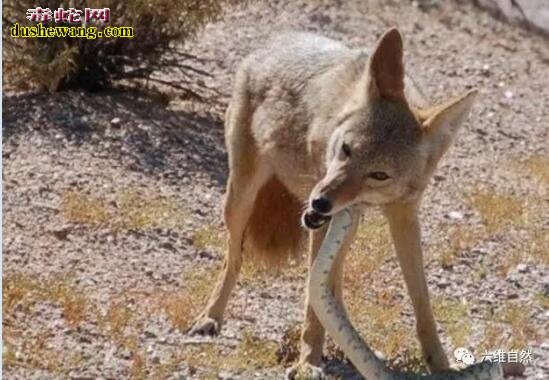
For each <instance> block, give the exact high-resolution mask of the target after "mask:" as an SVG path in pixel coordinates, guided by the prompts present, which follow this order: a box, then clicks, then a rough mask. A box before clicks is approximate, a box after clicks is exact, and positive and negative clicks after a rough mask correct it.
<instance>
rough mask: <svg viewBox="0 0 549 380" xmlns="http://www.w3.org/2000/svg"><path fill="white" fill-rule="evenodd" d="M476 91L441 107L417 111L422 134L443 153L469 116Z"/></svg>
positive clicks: (468, 92) (458, 97)
mask: <svg viewBox="0 0 549 380" xmlns="http://www.w3.org/2000/svg"><path fill="white" fill-rule="evenodd" d="M477 94H478V91H477V90H476V89H475V90H470V91H467V92H466V93H464V94H462V95H460V96H457V97H455V98H453V99H451V100H449V101H447V102H445V103H443V104H441V105H438V106H435V107H433V108H430V109H427V110H419V111H418V116H419V119H420V122H421V129H422V130H423V131H424V134H425V135H427V136H430V137H431V138H434V139H435V140H436V141H437V142H439V144H437V145H438V146H439V147H441V148H442V151H441V153H443V152H444V151H445V150H446V149H447V148H448V146H449V145H450V144H451V143H452V140H453V138H454V136H455V135H456V132H457V131H458V129H459V127H460V126H461V124H462V123H463V122H464V121H465V120H466V119H467V116H469V111H470V110H471V107H472V106H473V103H474V101H475V97H476V96H477Z"/></svg>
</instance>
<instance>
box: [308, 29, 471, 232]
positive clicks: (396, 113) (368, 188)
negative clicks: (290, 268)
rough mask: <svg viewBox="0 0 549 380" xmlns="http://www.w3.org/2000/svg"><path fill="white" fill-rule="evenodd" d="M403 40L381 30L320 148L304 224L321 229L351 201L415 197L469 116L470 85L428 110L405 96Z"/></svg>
mask: <svg viewBox="0 0 549 380" xmlns="http://www.w3.org/2000/svg"><path fill="white" fill-rule="evenodd" d="M404 81H405V76H404V65H403V60H402V38H401V36H400V33H399V32H398V30H397V29H390V30H389V31H387V32H386V33H385V34H384V35H383V36H382V37H381V38H380V40H379V42H378V43H377V46H376V48H375V50H374V52H373V54H372V55H371V56H370V58H369V61H368V64H367V66H366V70H365V73H364V74H363V75H362V77H361V79H360V80H359V81H358V82H357V84H356V88H355V89H353V96H351V97H350V98H349V100H348V101H347V102H346V106H345V107H344V109H343V111H342V112H341V114H340V115H339V116H338V118H337V120H336V121H335V122H336V123H337V125H338V126H337V127H336V128H335V130H334V132H333V134H332V135H331V137H330V139H329V141H328V146H327V147H326V174H325V176H324V178H323V179H322V180H321V181H320V182H318V183H317V185H316V186H315V187H314V189H313V191H312V192H311V195H310V200H309V203H310V209H311V211H310V212H308V213H305V220H304V222H305V225H306V226H307V227H309V228H315V227H319V226H320V225H322V224H323V222H325V221H326V220H327V219H328V217H329V215H331V214H333V213H335V212H337V211H339V210H341V209H343V208H345V207H347V206H349V205H352V204H357V203H362V204H374V205H381V204H387V203H391V202H394V201H397V200H407V199H408V200H411V199H414V198H419V197H420V195H421V193H422V192H423V190H424V189H425V187H426V185H427V183H428V181H429V179H430V177H431V175H432V173H433V172H434V170H435V168H436V165H437V163H438V161H439V160H440V158H441V156H442V155H443V153H444V152H445V151H446V150H447V148H448V147H449V146H450V144H451V142H452V140H453V138H454V136H455V134H456V132H457V130H458V128H459V126H460V124H461V123H462V122H463V121H464V120H465V119H466V118H467V115H468V113H469V110H470V108H471V106H472V104H473V100H474V98H475V95H476V90H472V91H469V92H467V93H465V94H463V95H461V96H458V97H456V98H454V99H452V100H450V101H448V102H446V103H444V104H441V105H437V106H434V107H432V108H429V109H414V108H413V107H411V106H410V105H409V104H408V101H407V99H406V96H405V94H404Z"/></svg>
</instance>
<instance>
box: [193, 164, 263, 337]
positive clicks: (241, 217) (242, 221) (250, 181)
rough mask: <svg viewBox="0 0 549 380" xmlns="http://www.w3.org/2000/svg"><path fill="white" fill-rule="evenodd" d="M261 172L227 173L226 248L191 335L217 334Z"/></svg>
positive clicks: (240, 254) (235, 276) (236, 272)
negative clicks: (246, 176)
mask: <svg viewBox="0 0 549 380" xmlns="http://www.w3.org/2000/svg"><path fill="white" fill-rule="evenodd" d="M264 172H265V171H264ZM264 172H256V173H254V174H253V175H252V176H250V177H249V178H238V177H237V176H235V175H233V174H231V177H230V178H229V182H228V184H227V198H226V201H225V210H224V214H225V224H226V227H227V230H228V232H229V244H228V246H229V248H228V251H227V255H226V257H225V262H224V265H223V270H222V271H221V274H220V276H219V278H218V280H217V284H216V286H215V289H214V291H213V293H212V294H211V296H210V298H209V301H208V304H207V305H206V307H205V309H204V310H203V312H202V313H201V314H200V316H199V317H198V318H197V319H196V322H195V323H194V325H193V327H192V328H191V330H190V333H191V334H201V335H215V334H217V333H219V330H220V328H221V323H222V321H223V313H224V311H225V307H226V306H227V301H228V300H229V296H230V294H231V291H232V290H233V288H234V286H235V284H236V280H237V278H238V274H239V273H240V268H241V266H242V243H243V237H244V231H245V229H246V226H247V224H248V220H249V219H250V216H251V214H252V211H253V206H254V202H255V199H256V196H257V193H258V191H259V189H260V188H261V186H262V185H263V184H264V183H265V175H264V174H265V173H264Z"/></svg>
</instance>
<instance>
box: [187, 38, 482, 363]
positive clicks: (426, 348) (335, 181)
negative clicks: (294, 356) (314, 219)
mask: <svg viewBox="0 0 549 380" xmlns="http://www.w3.org/2000/svg"><path fill="white" fill-rule="evenodd" d="M475 95H476V92H475V91H470V92H468V93H466V94H465V95H462V96H459V97H457V98H455V99H453V100H451V101H449V102H446V103H443V104H442V105H440V106H430V105H429V104H428V102H427V100H426V99H425V97H424V96H423V93H422V91H421V90H420V89H419V88H418V87H417V85H416V84H415V82H414V81H413V80H412V79H411V78H410V77H409V76H405V75H404V63H403V43H402V37H401V36H400V33H399V32H398V31H397V30H396V29H390V30H389V31H387V32H386V33H385V34H384V35H383V36H381V38H380V39H379V42H378V44H377V45H376V47H375V48H374V49H373V52H372V53H371V54H370V55H368V54H367V53H365V52H364V51H362V50H351V49H349V48H347V47H346V46H345V45H343V44H342V43H340V42H337V41H334V40H330V39H327V38H324V37H320V36H316V35H313V34H307V33H290V34H285V35H280V36H278V37H276V38H274V39H273V40H272V41H270V42H269V43H266V44H265V45H264V46H263V47H261V48H260V49H258V50H257V51H255V52H254V53H252V54H250V55H249V56H248V57H247V58H246V59H245V60H244V61H243V62H242V63H241V65H240V66H239V68H238V70H237V73H236V75H235V81H234V89H233V95H232V98H231V102H230V105H229V109H228V111H227V115H226V121H225V134H226V144H227V151H228V156H229V172H230V173H229V180H228V183H227V197H226V202H225V224H226V226H227V230H228V232H229V249H228V251H227V255H226V258H225V265H224V267H223V271H222V272H221V273H220V276H219V279H218V281H217V284H216V286H215V289H214V291H213V293H212V295H211V297H210V299H209V301H208V304H207V305H206V307H205V309H204V311H203V312H202V314H201V315H200V316H199V317H198V318H197V320H196V322H195V324H194V326H193V328H192V330H191V332H192V333H202V334H215V333H217V332H218V331H219V329H220V328H221V323H222V320H223V313H224V310H225V307H226V305H227V301H228V299H229V296H230V293H231V291H232V289H233V288H234V286H235V284H236V280H237V277H238V274H239V272H240V268H241V265H242V256H243V253H246V256H248V255H249V256H251V257H252V258H253V262H254V263H259V262H266V263H267V264H269V265H276V264H280V263H281V262H284V261H285V259H286V258H287V257H290V256H295V255H297V253H298V251H299V248H300V246H301V244H300V242H301V240H302V238H303V236H304V234H305V231H306V230H305V229H304V228H303V227H301V226H300V211H301V210H300V209H301V207H300V205H302V204H306V205H307V210H306V211H307V213H308V214H309V213H310V212H316V213H317V214H318V213H319V212H324V213H326V211H319V210H314V207H315V206H314V204H315V202H313V201H314V200H315V199H316V200H318V199H320V198H322V199H324V200H325V201H326V202H328V203H329V205H330V206H331V209H330V211H328V213H329V214H334V213H336V212H337V211H339V210H342V209H344V208H346V207H348V206H351V205H353V206H356V205H367V206H378V207H381V208H382V209H383V210H384V212H385V215H386V217H387V219H388V220H389V224H390V226H391V234H392V236H393V241H394V244H395V247H396V252H397V256H398V258H399V261H400V264H401V268H402V271H403V275H404V278H405V281H406V284H407V287H408V290H409V293H410V298H411V301H412V303H413V305H414V310H415V312H416V328H417V333H418V338H419V340H420V342H421V345H422V348H423V352H424V355H425V360H426V361H427V363H428V365H429V367H430V369H431V370H432V371H439V370H444V369H446V368H448V360H447V359H446V355H445V353H444V351H443V349H442V345H441V344H440V340H439V337H438V334H437V329H436V324H435V320H434V318H433V314H432V311H431V307H430V302H429V293H428V289H427V284H426V281H425V275H424V273H423V258H422V251H421V237H420V225H419V219H418V209H419V204H420V201H421V197H422V194H423V191H424V190H425V188H426V186H427V184H428V182H429V180H430V178H431V176H432V174H433V172H434V171H435V169H436V166H437V164H438V162H439V160H440V158H441V156H442V154H443V153H444V152H445V151H446V149H447V148H448V147H449V146H450V144H451V142H452V141H453V139H454V137H455V135H456V133H457V130H458V128H459V125H460V124H462V122H463V121H464V120H465V119H466V117H467V115H468V113H469V110H470V108H471V106H472V103H473V99H474V97H475ZM311 210H313V211H311ZM354 217H355V222H354V227H353V230H355V231H356V225H357V224H358V215H355V216H354ZM306 220H307V219H305V221H306ZM309 227H314V226H313V225H311V224H309ZM325 232H326V229H325V226H324V227H323V228H321V229H319V230H315V231H314V232H311V233H310V236H312V238H310V240H311V244H310V249H309V257H310V262H312V260H313V259H314V257H315V256H316V253H317V251H318V249H319V247H320V243H321V242H322V239H323V238H324V234H325ZM353 236H354V231H352V232H351V233H350V234H349V238H348V241H346V242H345V243H344V244H343V246H342V248H341V251H342V252H340V254H339V256H340V257H342V259H341V260H338V262H336V265H335V267H334V269H333V273H330V282H331V288H332V289H333V292H334V294H335V295H336V298H341V294H342V277H343V276H342V273H343V257H344V256H345V251H347V250H348V248H349V246H350V244H351V242H352V239H353ZM243 251H244V252H243ZM364 254H367V252H365V253H364ZM308 300H309V297H308V295H307V298H306V306H305V323H304V328H303V332H302V339H301V346H302V347H301V356H300V362H299V363H298V367H305V368H309V369H314V370H315V371H318V370H319V369H318V368H316V367H317V366H319V365H320V364H321V363H320V361H321V356H322V355H321V354H322V344H323V341H324V329H323V327H322V326H321V325H320V323H319V322H318V320H317V319H316V316H315V315H314V312H313V311H312V309H311V308H310V305H309V301H308ZM315 368H316V369H315Z"/></svg>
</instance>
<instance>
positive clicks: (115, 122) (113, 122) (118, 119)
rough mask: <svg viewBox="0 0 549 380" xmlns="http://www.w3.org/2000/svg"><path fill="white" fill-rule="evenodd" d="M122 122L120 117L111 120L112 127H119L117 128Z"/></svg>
mask: <svg viewBox="0 0 549 380" xmlns="http://www.w3.org/2000/svg"><path fill="white" fill-rule="evenodd" d="M121 121H122V120H120V118H119V117H114V118H112V120H111V125H112V126H113V127H117V126H119V125H120V122H121Z"/></svg>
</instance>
